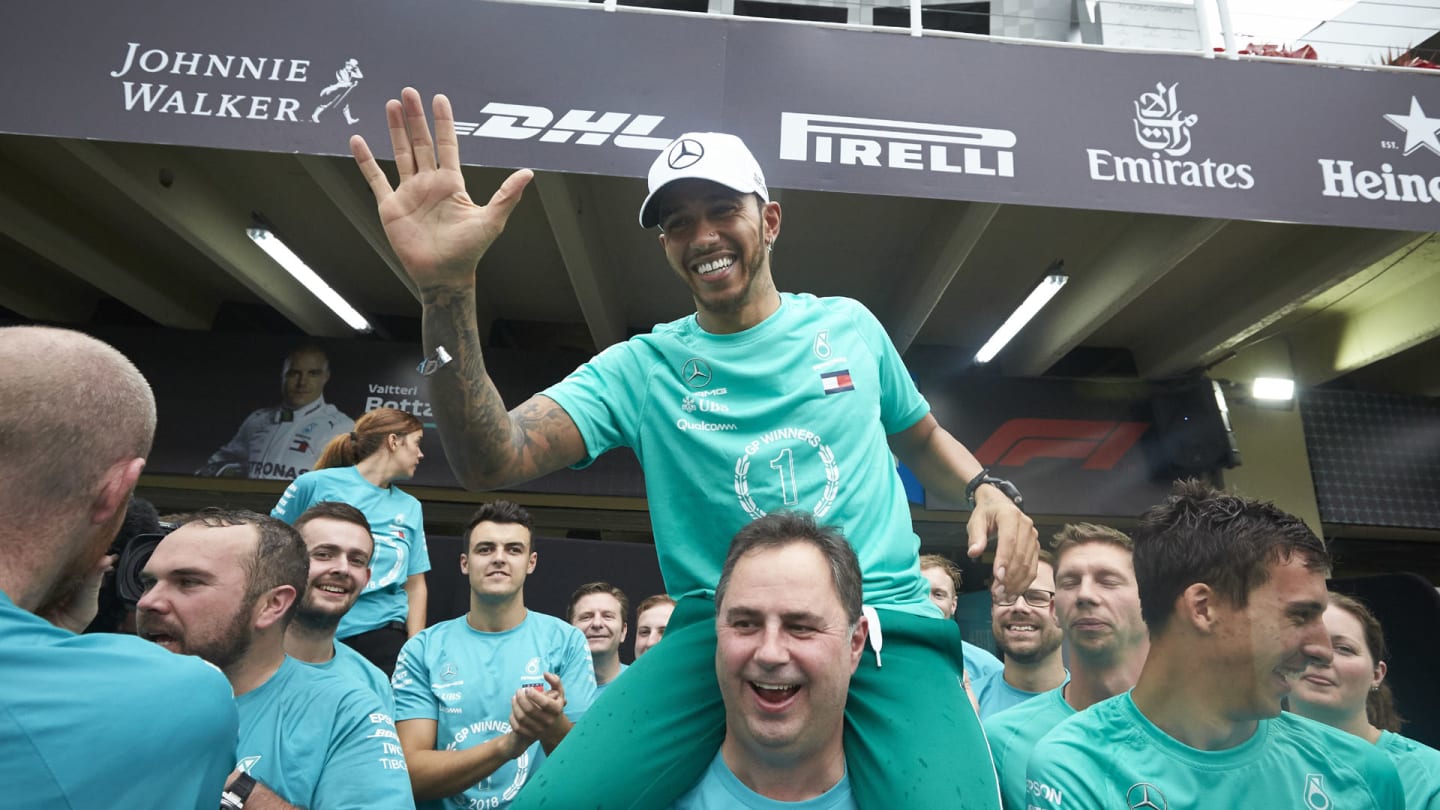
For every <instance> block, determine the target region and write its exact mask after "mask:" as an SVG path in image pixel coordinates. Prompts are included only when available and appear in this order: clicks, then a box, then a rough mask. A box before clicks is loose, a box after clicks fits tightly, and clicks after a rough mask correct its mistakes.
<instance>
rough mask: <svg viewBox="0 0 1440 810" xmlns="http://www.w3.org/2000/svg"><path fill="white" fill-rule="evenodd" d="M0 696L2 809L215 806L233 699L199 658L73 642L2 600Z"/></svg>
mask: <svg viewBox="0 0 1440 810" xmlns="http://www.w3.org/2000/svg"><path fill="white" fill-rule="evenodd" d="M0 685H3V686H0V806H4V807H7V808H11V807H13V808H46V810H49V808H89V807H100V808H116V809H117V810H118V808H131V807H135V808H142V807H143V808H169V809H170V810H185V809H187V808H193V810H215V808H216V807H218V806H219V804H220V793H221V791H222V790H224V788H225V779H226V777H227V776H228V775H229V774H230V771H231V769H233V768H234V767H235V729H236V724H237V719H236V716H235V700H234V698H233V696H232V693H231V691H230V682H229V681H227V680H225V676H224V675H222V674H221V673H220V670H218V669H216V668H215V667H212V666H210V665H209V664H207V663H205V662H204V661H202V660H200V659H199V658H196V657H194V656H190V655H176V654H175V653H172V652H168V651H166V650H165V649H164V648H162V647H160V646H158V645H156V644H152V643H150V642H148V641H142V640H141V639H138V638H136V637H134V636H122V635H118V634H112V633H94V634H90V635H76V634H74V633H72V632H70V631H69V630H62V629H61V628H59V627H56V626H55V625H53V624H50V623H49V622H47V621H45V620H44V619H41V618H40V617H38V616H36V615H35V614H33V613H30V612H29V611H27V610H24V609H22V608H20V607H19V606H17V605H16V604H15V603H14V602H12V601H10V597H9V596H7V595H6V594H5V593H4V592H3V591H0Z"/></svg>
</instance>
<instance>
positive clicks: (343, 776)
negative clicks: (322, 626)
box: [235, 655, 415, 810]
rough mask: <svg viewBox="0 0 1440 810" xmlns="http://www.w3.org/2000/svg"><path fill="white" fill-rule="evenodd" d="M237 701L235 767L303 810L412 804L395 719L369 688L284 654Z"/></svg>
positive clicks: (365, 809)
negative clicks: (272, 671) (270, 672)
mask: <svg viewBox="0 0 1440 810" xmlns="http://www.w3.org/2000/svg"><path fill="white" fill-rule="evenodd" d="M235 707H236V708H237V709H238V710H239V711H240V742H239V744H238V745H237V746H236V748H235V751H236V755H237V756H238V758H239V759H238V761H237V763H236V764H237V766H238V767H239V768H241V769H242V770H244V771H245V772H246V773H248V774H250V775H251V776H253V777H255V778H256V779H258V780H259V781H261V782H263V783H265V785H266V786H267V787H269V788H270V789H271V790H273V791H274V792H275V793H276V794H277V795H279V796H280V798H282V799H284V800H285V801H287V802H289V803H291V804H293V805H296V806H298V807H305V808H309V810H368V808H377V807H385V808H392V807H394V808H413V807H414V806H415V799H414V797H413V795H412V794H411V792H410V774H409V772H408V771H407V770H406V768H405V755H404V753H403V752H402V751H401V748H400V739H399V737H397V736H396V734H395V725H394V723H393V722H391V719H390V715H389V714H387V713H385V711H384V710H383V709H382V707H381V705H380V698H379V697H377V696H376V695H375V694H374V693H373V692H371V691H370V690H369V689H367V688H365V687H363V686H359V685H355V684H351V683H349V682H347V681H342V680H340V679H339V678H336V677H335V676H334V675H331V674H329V673H327V672H322V671H320V670H318V669H315V668H314V667H307V666H305V665H303V664H301V663H300V662H299V661H296V660H295V659H294V658H291V657H289V656H288V655H287V656H286V657H285V662H284V663H283V664H281V665H280V669H278V670H276V672H275V674H274V675H272V676H270V680H268V681H266V682H265V683H264V684H262V685H261V686H260V687H258V688H256V689H252V690H250V691H249V692H246V693H245V694H243V695H241V696H239V697H237V698H235Z"/></svg>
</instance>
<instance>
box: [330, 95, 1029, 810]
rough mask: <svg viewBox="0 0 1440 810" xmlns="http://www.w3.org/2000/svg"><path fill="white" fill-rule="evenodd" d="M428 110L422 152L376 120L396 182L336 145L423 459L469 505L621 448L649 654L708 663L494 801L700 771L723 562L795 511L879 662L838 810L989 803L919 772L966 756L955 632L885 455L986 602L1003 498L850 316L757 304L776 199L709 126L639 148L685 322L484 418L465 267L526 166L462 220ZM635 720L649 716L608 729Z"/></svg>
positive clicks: (1013, 517)
mask: <svg viewBox="0 0 1440 810" xmlns="http://www.w3.org/2000/svg"><path fill="white" fill-rule="evenodd" d="M433 109H434V113H435V137H434V138H432V137H431V135H430V132H429V128H428V122H427V120H426V115H425V111H424V108H423V106H422V103H421V100H420V94H419V93H417V92H416V91H415V90H414V89H411V88H406V89H405V90H404V91H403V92H402V93H401V98H400V99H399V100H392V101H390V102H388V103H387V105H386V121H387V123H388V125H389V132H390V135H391V146H392V148H393V150H394V154H395V159H396V165H397V169H398V173H399V177H400V184H399V186H398V187H394V186H392V184H391V181H390V180H389V179H387V178H386V176H385V172H384V171H383V170H382V169H381V167H380V165H379V163H378V162H377V161H376V160H375V158H374V155H373V154H372V153H371V152H370V150H369V148H368V147H367V146H366V144H365V142H364V139H363V138H360V137H359V136H355V137H354V138H352V139H351V151H352V153H353V154H354V156H355V158H356V161H357V163H358V165H359V167H360V170H361V173H362V174H363V175H364V177H365V179H366V182H367V183H368V184H369V186H370V188H371V190H372V192H373V193H374V195H375V198H376V201H377V203H378V205H379V211H380V219H381V221H382V223H383V224H384V226H385V232H386V236H387V238H388V239H389V240H390V244H391V247H392V248H394V250H395V252H396V255H398V256H399V257H400V260H401V262H402V263H403V264H404V266H405V270H406V272H407V273H408V274H409V275H410V277H411V279H412V280H414V281H415V283H416V287H417V289H418V291H419V293H420V297H421V303H422V306H423V313H422V314H423V323H422V331H423V333H424V342H425V352H426V354H427V357H426V359H425V363H424V367H425V369H427V371H428V372H429V373H430V376H431V379H430V384H429V388H430V394H431V402H432V404H433V406H434V411H435V418H436V421H437V422H438V424H439V425H440V436H441V439H442V440H443V441H444V442H445V452H446V457H447V458H448V459H449V461H450V463H451V466H452V467H454V470H455V472H456V475H457V478H458V479H459V480H460V481H461V482H462V483H463V484H464V485H465V486H466V487H468V488H471V489H486V490H490V489H503V488H507V487H510V486H513V485H515V484H518V483H521V482H524V481H529V480H532V479H534V478H536V477H539V476H541V475H545V474H547V473H549V472H553V471H556V470H560V469H563V468H565V467H583V466H586V465H588V464H590V463H592V462H594V461H595V460H596V459H597V458H598V457H599V456H601V455H602V454H604V453H606V452H608V451H609V450H611V449H614V448H620V447H629V448H631V449H633V450H634V451H635V453H636V456H637V457H638V458H639V461H640V466H641V468H642V470H643V471H644V477H645V489H646V493H647V496H648V503H649V509H650V519H651V522H652V523H653V527H654V534H655V538H656V550H657V552H658V553H659V555H660V568H661V570H662V571H663V572H664V574H665V590H666V591H667V592H668V593H671V594H674V595H676V596H677V597H678V598H679V603H678V604H677V605H676V609H675V613H674V616H673V618H672V620H671V623H670V625H669V629H668V630H667V631H666V632H667V638H669V639H670V640H671V641H678V640H679V636H681V635H685V634H695V635H700V636H704V638H705V640H706V641H708V645H709V647H710V650H708V651H705V652H704V653H703V654H701V655H693V654H692V655H691V656H690V657H689V658H680V657H679V656H680V655H681V653H680V651H681V650H682V649H690V650H693V649H695V648H693V647H691V646H690V645H688V644H683V643H673V644H666V645H665V646H662V647H660V648H658V649H657V650H652V651H651V653H650V654H649V656H648V657H647V661H646V665H645V666H644V667H639V668H637V670H636V671H635V672H631V673H628V677H627V678H625V679H624V680H621V681H619V682H617V683H616V684H615V686H614V687H612V688H611V690H610V691H609V693H608V694H607V695H606V703H607V705H608V706H609V707H611V710H609V711H606V712H604V713H601V714H597V715H596V716H594V717H592V718H591V721H590V722H587V723H585V724H584V725H582V726H581V727H580V728H578V729H577V730H576V732H575V734H573V735H571V736H570V738H569V739H568V740H567V741H566V744H565V746H564V747H563V748H562V749H561V750H560V751H559V753H558V755H557V756H556V757H555V760H554V762H553V763H552V764H553V765H554V766H555V767H553V768H551V767H547V768H546V769H545V771H543V772H542V773H540V774H539V776H538V778H537V780H536V782H535V784H534V785H533V786H532V787H531V788H530V789H529V790H527V792H526V793H525V794H524V795H523V796H522V797H521V799H520V804H521V805H522V806H524V807H528V808H540V807H542V806H543V807H567V808H568V807H591V808H595V807H600V808H629V807H632V806H634V805H635V803H636V802H639V801H641V799H642V797H644V798H645V801H649V802H656V801H658V802H660V803H664V802H668V801H670V800H673V799H674V798H675V797H676V796H678V795H679V793H680V791H682V790H684V789H685V787H686V786H688V785H689V784H690V783H691V782H693V780H694V779H695V778H696V777H698V776H699V775H700V773H701V772H702V771H703V770H704V768H705V767H706V763H708V762H710V761H711V760H712V759H713V758H714V754H715V751H716V748H717V747H718V746H719V744H720V737H719V729H720V725H721V718H722V717H723V714H724V708H725V707H724V705H723V703H722V702H721V700H720V695H719V693H718V691H717V689H716V688H715V685H714V682H713V681H712V680H711V679H710V675H709V673H710V670H711V666H710V664H711V658H712V653H713V649H714V643H715V636H714V627H715V623H714V617H715V605H714V599H713V595H714V590H715V585H716V583H717V581H718V580H719V577H720V567H721V564H722V563H723V558H724V554H723V549H725V548H726V547H727V544H728V542H729V541H730V539H731V538H732V537H733V536H734V535H735V533H736V532H737V531H738V530H739V529H740V528H742V527H743V526H745V525H746V524H748V523H749V522H750V521H752V520H754V519H755V518H758V517H760V516H762V515H765V514H767V513H768V512H772V511H775V510H778V509H786V508H801V509H805V510H808V511H810V512H811V513H812V514H815V515H816V516H817V517H820V518H822V519H824V520H825V521H826V522H828V523H830V524H833V525H835V526H836V527H838V528H839V529H841V530H842V531H843V532H844V533H845V535H846V536H847V537H849V538H850V539H851V541H852V542H853V543H854V544H855V549H856V554H857V556H858V557H859V559H860V564H861V568H862V570H863V572H864V581H865V602H866V604H868V605H871V606H873V607H875V608H876V610H877V612H878V613H879V614H880V615H881V616H883V617H884V631H883V635H884V638H885V642H886V645H887V649H888V650H890V651H891V652H892V655H889V656H886V658H885V665H884V666H883V668H882V667H881V666H879V665H878V664H875V665H872V664H871V663H870V662H868V660H867V661H866V662H863V663H862V664H861V666H860V668H859V670H858V671H857V672H856V674H855V676H854V677H853V678H852V679H851V681H850V685H851V696H850V703H851V705H852V706H854V707H856V709H857V711H855V712H854V713H853V715H852V718H853V720H854V722H852V723H851V724H850V726H849V729H850V730H849V732H848V734H847V748H848V756H849V761H850V763H851V767H852V769H853V771H854V772H855V774H856V792H857V795H858V796H859V799H860V801H861V803H863V804H868V805H873V806H877V807H878V806H883V805H884V804H886V803H887V802H888V801H890V800H891V799H892V798H893V797H892V796H891V795H890V786H891V785H892V784H894V783H895V782H896V781H900V782H903V783H905V784H907V785H910V786H911V788H910V793H909V800H910V802H911V803H912V804H914V805H916V806H927V807H930V806H933V807H955V808H965V810H976V809H977V808H992V807H994V806H995V803H996V790H995V783H994V778H993V777H994V775H993V772H992V771H991V769H990V768H989V767H988V765H987V766H981V767H969V768H950V769H945V771H944V772H943V773H941V774H937V773H936V771H935V769H934V768H933V767H932V766H931V761H932V759H933V756H934V750H935V749H939V750H943V751H945V752H947V755H969V756H970V757H972V758H973V759H974V760H975V761H976V762H977V763H979V762H982V761H983V760H984V759H985V751H986V747H985V740H984V734H983V732H982V731H981V728H980V724H979V722H978V721H977V719H976V717H975V712H974V709H972V708H971V706H970V703H969V701H968V700H967V699H966V697H965V695H964V692H963V691H962V689H961V687H960V676H961V672H962V661H961V657H962V656H961V654H960V650H961V646H960V643H959V641H960V638H959V635H960V634H959V628H958V627H957V626H956V625H955V624H954V623H953V622H945V621H944V620H942V619H941V618H940V616H939V613H938V612H937V611H936V609H935V607H934V606H933V605H931V604H930V601H929V599H928V598H927V596H926V592H927V590H928V588H927V587H926V583H925V580H924V579H922V578H921V577H920V570H919V564H918V555H917V553H916V549H917V547H918V546H919V539H918V537H917V536H916V535H915V531H914V527H913V525H912V522H911V516H910V507H909V504H908V502H907V501H906V498H905V492H904V487H903V486H902V484H901V482H900V477H899V475H898V474H897V473H896V469H895V459H896V458H899V459H900V460H901V461H902V462H904V463H905V465H906V466H907V467H909V468H910V469H911V470H912V471H914V473H915V475H916V477H917V478H918V479H919V480H920V482H921V483H922V484H924V485H925V487H926V489H927V491H929V492H931V493H938V494H943V495H944V496H945V497H947V498H949V499H950V500H953V501H955V502H961V503H963V502H969V503H970V504H971V505H972V506H973V507H974V508H973V510H972V512H971V516H970V519H969V521H968V524H967V538H968V543H967V546H968V553H969V554H970V555H971V556H972V557H978V556H979V555H980V554H981V553H982V552H983V551H984V550H985V548H986V545H987V540H988V538H989V536H990V535H991V534H994V535H995V536H996V538H997V540H996V552H995V573H996V576H995V588H996V589H997V591H1001V592H1002V594H1003V592H1004V591H1005V589H1006V588H1009V589H1011V590H1014V591H1017V592H1018V591H1019V590H1020V589H1021V588H1022V587H1023V586H1024V584H1025V583H1027V582H1029V581H1030V579H1031V578H1032V577H1033V576H1034V558H1035V557H1034V555H1035V551H1036V549H1037V544H1036V540H1035V537H1036V534H1035V529H1034V525H1033V522H1032V521H1031V520H1030V519H1029V518H1028V517H1026V516H1025V515H1024V513H1022V512H1021V511H1020V509H1019V507H1018V505H1017V504H1016V503H1015V500H1016V499H1018V496H1019V493H1018V492H1017V491H1016V490H1015V488H1014V487H1013V485H1011V484H1010V483H1009V482H1007V481H1003V480H1001V479H998V478H995V477H993V476H991V475H989V474H988V471H987V470H985V469H984V467H983V466H982V465H981V464H980V462H979V461H977V460H976V459H975V457H974V456H973V455H972V454H971V453H970V451H969V450H967V449H966V448H965V447H964V445H962V444H961V443H960V442H959V441H958V440H956V438H955V437H954V436H952V435H951V434H950V433H949V432H948V431H946V430H945V429H944V428H943V427H942V426H941V425H940V424H939V423H938V422H937V421H936V419H935V417H934V415H933V414H932V413H931V412H930V406H929V404H928V403H927V402H926V401H925V399H924V397H923V396H921V395H920V392H919V390H918V389H917V388H916V386H915V382H914V380H913V378H911V376H910V374H909V371H908V370H907V369H906V367H905V363H904V361H903V360H902V359H901V357H900V354H899V352H898V351H896V349H895V346H894V344H893V342H892V341H891V340H890V338H889V336H888V335H887V334H886V332H885V328H884V326H883V325H882V324H881V323H880V321H879V320H878V319H877V318H876V317H875V315H874V314H873V313H871V312H870V311H869V310H868V309H866V308H865V306H864V305H863V304H861V303H860V302H858V301H855V300H853V299H848V298H840V297H834V298H821V297H817V296H814V295H809V294H803V293H790V292H785V293H782V292H780V291H779V289H778V287H777V286H776V283H775V280H774V278H773V277H772V274H771V250H772V249H773V248H774V247H775V245H776V242H777V239H778V238H779V236H780V231H781V212H780V204H779V203H778V202H776V201H774V200H771V199H770V196H769V191H768V189H767V187H766V184H765V175H764V172H763V171H762V170H761V167H760V165H759V163H758V162H757V161H756V160H755V156H754V155H753V154H751V152H750V150H749V149H748V148H747V147H746V146H745V144H744V143H743V142H742V141H741V140H740V139H739V138H738V137H736V136H734V135H731V134H726V133H717V132H691V133H687V134H685V135H682V136H681V137H679V138H677V139H675V140H674V141H672V142H671V143H670V144H669V145H668V146H666V147H665V148H664V149H663V150H661V153H660V154H659V155H657V156H656V159H655V161H654V163H652V164H651V167H650V171H649V176H648V186H649V190H650V194H649V196H648V197H647V198H646V199H645V201H644V203H643V204H642V205H641V208H640V216H639V219H640V224H641V226H642V227H645V228H656V227H658V228H659V234H658V243H659V246H660V247H661V249H662V250H663V252H664V254H665V259H666V264H667V265H668V267H669V270H670V272H672V273H673V274H674V275H675V277H676V278H677V279H679V281H680V283H681V284H683V285H684V287H685V290H686V292H687V293H688V294H689V296H690V298H691V300H692V301H693V303H694V305H695V311H694V313H692V314H690V315H686V316H685V317H682V318H679V319H677V320H674V321H671V322H670V323H666V324H661V325H659V326H657V327H655V329H653V330H652V331H651V332H649V333H646V334H640V335H636V336H634V337H632V338H631V339H629V340H626V341H622V342H620V343H617V344H615V345H613V346H610V347H608V348H606V349H605V350H604V351H603V352H601V353H600V354H598V355H597V356H595V357H594V358H592V359H591V360H590V361H588V362H586V363H584V364H583V365H581V366H580V367H579V368H578V369H576V370H575V372H574V373H572V374H571V375H570V376H569V377H567V378H565V379H564V380H561V381H560V382H559V383H557V384H556V385H553V386H551V387H549V388H547V389H545V390H544V391H542V392H540V393H538V394H536V395H534V396H532V397H530V398H529V399H527V400H525V401H524V402H522V403H520V404H519V405H518V406H517V407H515V408H514V409H513V410H507V407H506V404H505V402H504V401H503V399H502V398H501V397H500V394H499V392H498V390H497V389H496V388H495V385H494V383H493V381H492V380H491V379H490V376H489V373H488V371H487V370H486V366H485V360H484V356H483V352H482V348H481V344H480V331H479V329H478V328H477V320H476V310H475V307H476V295H477V289H476V266H477V264H478V263H479V262H480V260H481V258H482V257H483V256H484V254H485V253H486V251H487V250H488V249H489V248H490V246H491V244H493V243H494V241H495V240H496V238H498V237H499V235H500V232H501V231H502V230H504V227H505V222H506V220H507V219H508V217H509V216H510V213H511V211H513V210H514V208H515V205H516V204H517V203H518V202H519V200H520V195H521V193H522V191H523V190H524V187H525V185H526V184H527V183H528V182H529V180H530V178H531V175H530V173H529V172H528V171H527V170H521V171H519V172H516V173H515V174H512V175H511V176H510V177H509V178H508V179H507V180H506V181H505V183H504V184H503V185H502V186H501V187H500V189H499V190H498V191H496V192H495V194H494V195H492V196H491V198H490V201H489V204H488V205H484V206H479V205H476V204H475V203H474V202H473V201H472V200H471V199H470V197H469V195H468V194H467V193H466V191H465V184H464V177H463V176H462V174H461V172H460V147H459V143H458V140H457V137H456V134H455V124H454V113H453V111H452V110H451V108H450V103H449V101H448V100H447V99H446V98H445V97H444V96H437V97H436V98H435V100H434V107H433ZM452 360H453V362H451V361H452ZM702 646H703V645H702ZM642 674H643V675H644V677H643V678H640V677H636V676H640V675H642ZM917 683H924V684H927V685H929V687H928V688H929V689H930V690H931V694H930V700H929V707H930V709H931V711H928V712H926V713H925V714H924V717H922V718H917V719H916V721H915V722H918V723H921V725H916V724H915V722H912V723H909V724H905V725H903V726H902V725H901V724H895V723H893V722H891V717H890V715H889V714H888V711H889V699H890V696H891V695H894V694H897V693H899V692H902V691H903V690H906V689H909V688H910V687H912V686H913V685H914V684H917ZM659 696H664V698H663V699H664V701H665V705H664V706H663V707H657V705H656V703H657V700H658V699H660V698H659ZM647 713H648V714H649V716H650V717H652V718H655V719H654V720H653V721H652V722H651V723H650V724H646V723H642V722H637V721H636V720H635V719H634V718H636V717H641V716H644V715H645V714H647ZM682 722H683V725H682ZM856 723H858V725H856ZM641 769H644V770H645V771H646V772H647V774H648V775H650V776H652V777H653V778H652V779H629V780H624V781H623V782H622V783H620V784H615V785H612V786H610V787H609V789H607V790H606V791H604V792H603V793H600V794H599V795H597V794H596V792H595V790H594V788H593V785H594V784H595V780H594V774H596V773H601V774H606V775H608V774H614V773H625V774H630V773H635V772H638V771H640V770H641Z"/></svg>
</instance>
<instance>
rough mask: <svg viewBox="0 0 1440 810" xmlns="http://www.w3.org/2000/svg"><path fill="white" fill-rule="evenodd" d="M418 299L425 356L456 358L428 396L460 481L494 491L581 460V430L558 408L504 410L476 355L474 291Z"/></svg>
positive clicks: (537, 402) (542, 404)
mask: <svg viewBox="0 0 1440 810" xmlns="http://www.w3.org/2000/svg"><path fill="white" fill-rule="evenodd" d="M424 300H425V304H424V316H423V320H422V324H423V325H422V330H423V332H424V338H425V353H426V354H427V355H428V354H430V353H432V352H434V351H435V347H436V346H442V345H443V346H445V348H447V349H449V350H450V353H451V355H452V356H453V357H454V362H453V363H451V364H450V366H451V368H453V369H454V371H453V372H449V373H447V371H442V372H440V373H439V374H437V375H435V376H433V377H431V378H430V398H431V401H432V405H433V407H434V409H435V420H436V422H437V423H438V424H439V426H440V439H441V442H442V443H443V444H444V446H445V455H446V456H447V457H448V458H449V459H450V466H451V467H452V468H453V469H454V471H455V475H456V476H457V477H458V478H459V479H460V482H461V483H462V484H463V485H464V486H465V487H467V488H470V489H494V488H497V487H502V486H506V485H509V484H515V483H520V482H523V481H528V480H530V479H532V478H536V477H539V476H541V475H544V474H546V473H548V472H552V471H554V470H558V469H560V468H562V467H565V466H567V465H569V464H573V463H574V462H576V461H579V460H580V457H581V454H582V453H583V452H584V450H583V442H582V440H581V439H580V433H579V430H578V429H577V428H576V427H575V423H574V421H572V420H571V419H570V416H569V414H567V413H565V410H564V409H563V408H561V407H560V406H559V405H556V404H555V403H554V402H553V401H551V400H549V399H547V398H544V397H535V398H532V399H531V400H529V401H527V402H526V403H524V404H523V405H521V406H520V407H519V408H516V409H515V412H514V414H510V413H507V412H506V410H505V402H504V400H502V399H501V397H500V392H499V391H498V390H496V388H495V384H494V382H492V381H491V379H490V374H489V372H488V371H487V370H486V368H485V358H484V355H483V353H482V352H481V350H480V335H479V329H478V327H477V326H476V316H475V290H474V288H462V289H454V288H444V289H438V290H427V291H426V292H425V298H424ZM451 374H453V375H454V376H453V378H452V377H451Z"/></svg>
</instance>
